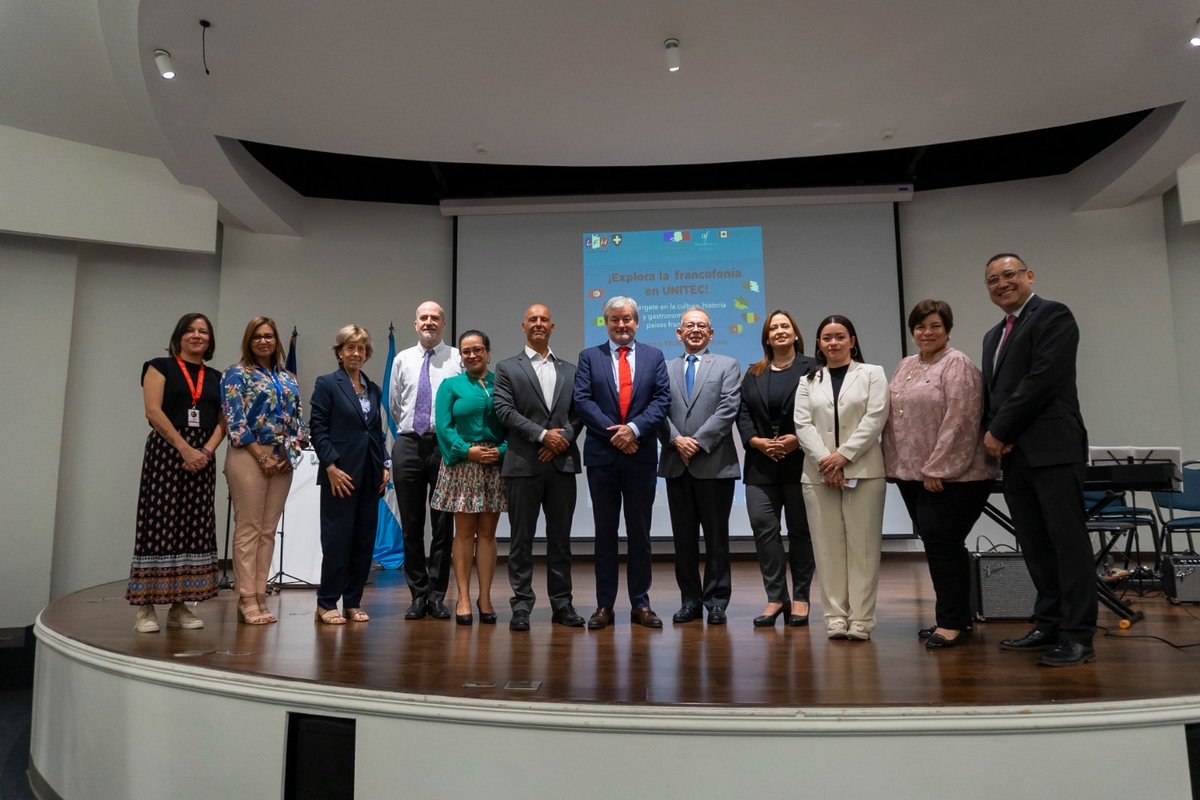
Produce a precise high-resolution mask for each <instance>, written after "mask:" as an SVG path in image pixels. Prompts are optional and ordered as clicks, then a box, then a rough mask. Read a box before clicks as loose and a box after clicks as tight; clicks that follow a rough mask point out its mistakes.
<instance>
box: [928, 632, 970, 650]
mask: <svg viewBox="0 0 1200 800" xmlns="http://www.w3.org/2000/svg"><path fill="white" fill-rule="evenodd" d="M970 638H971V629H970V628H963V629H962V630H961V631H959V632H958V636H955V637H954V638H953V639H947V638H946V637H945V636H942V635H941V634H940V633H931V634H930V635H929V638H928V639H926V640H925V649H926V650H946V649H947V648H950V647H958V646H959V645H960V644H963V643H964V642H966V641H967V639H970Z"/></svg>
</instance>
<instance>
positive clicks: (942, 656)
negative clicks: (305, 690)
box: [42, 555, 1200, 708]
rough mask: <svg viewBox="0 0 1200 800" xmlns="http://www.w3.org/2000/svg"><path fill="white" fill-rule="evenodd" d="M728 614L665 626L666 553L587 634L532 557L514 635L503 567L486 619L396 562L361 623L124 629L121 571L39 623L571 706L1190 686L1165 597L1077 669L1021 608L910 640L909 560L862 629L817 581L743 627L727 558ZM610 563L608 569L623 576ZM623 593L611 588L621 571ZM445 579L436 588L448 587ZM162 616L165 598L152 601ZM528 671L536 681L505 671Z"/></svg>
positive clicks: (140, 647)
mask: <svg viewBox="0 0 1200 800" xmlns="http://www.w3.org/2000/svg"><path fill="white" fill-rule="evenodd" d="M733 570H734V572H733V577H734V581H733V582H734V595H733V602H732V603H731V605H730V608H729V624H728V625H726V626H723V627H721V626H714V627H709V626H708V625H707V624H705V623H702V622H692V623H688V624H686V625H673V624H672V623H671V621H670V615H671V613H672V612H674V611H675V609H676V608H677V607H678V592H677V590H676V589H675V581H674V574H673V572H672V566H671V564H670V563H668V562H656V563H655V565H654V587H653V589H652V590H651V600H652V604H653V606H654V608H655V610H656V611H657V612H658V613H659V615H660V616H662V617H663V618H664V622H665V626H664V628H663V630H661V631H652V630H648V629H645V628H641V627H638V626H632V625H630V624H629V608H628V604H627V602H628V601H627V600H624V598H622V599H621V600H619V602H618V605H617V620H618V623H617V625H615V626H613V627H610V628H609V629H607V630H603V631H586V630H584V629H569V628H564V627H562V626H559V625H551V624H550V609H549V607H548V605H546V604H545V603H544V595H545V572H544V566H543V565H540V564H539V565H538V567H537V569H536V571H535V582H534V587H535V591H537V592H538V595H539V598H540V599H542V603H541V604H540V605H539V606H538V607H537V608H536V609H535V610H534V614H533V618H532V623H533V628H532V630H531V631H530V632H529V633H512V632H510V631H509V630H508V619H509V613H508V594H509V592H508V586H507V581H506V578H505V572H504V567H503V565H500V567H499V568H498V570H497V577H498V579H499V580H498V582H497V585H496V587H495V588H494V590H493V600H494V602H495V605H496V608H497V610H498V612H499V615H500V621H499V624H497V625H488V626H485V625H480V624H479V622H478V619H476V621H475V624H474V625H473V626H471V627H465V626H458V625H455V624H454V622H453V620H447V621H441V620H433V619H429V618H426V619H424V620H420V621H416V622H406V621H405V620H404V619H403V613H404V609H405V608H406V607H407V605H408V602H409V593H408V590H407V589H406V588H405V585H404V578H403V576H402V575H401V574H400V573H399V572H381V571H376V572H374V573H372V585H371V586H369V587H368V589H367V594H366V597H365V598H364V607H365V608H366V609H367V610H368V611H369V612H370V613H371V615H372V620H371V622H369V623H366V624H350V625H344V626H336V627H334V626H326V625H317V624H314V621H313V610H314V608H315V600H314V592H313V591H311V590H307V589H285V590H284V591H283V592H282V593H281V594H279V595H277V596H273V597H272V598H271V600H270V605H271V608H272V610H273V611H274V612H275V613H276V614H277V615H278V616H279V618H280V621H279V622H278V623H277V624H275V625H267V626H251V625H239V624H237V622H236V620H235V615H234V596H233V593H232V592H229V591H224V592H222V593H221V595H220V596H219V597H218V598H216V599H214V600H210V601H208V602H206V603H203V604H201V606H200V607H199V608H198V609H197V613H198V614H199V615H200V616H201V617H203V619H204V620H205V627H204V628H203V629H202V630H196V631H184V630H170V629H167V628H166V627H165V624H164V627H163V630H162V632H160V633H157V634H138V633H135V632H134V631H133V610H132V609H131V608H130V607H129V606H128V605H127V604H126V602H125V600H124V588H125V587H124V583H123V582H117V583H110V584H105V585H101V586H96V587H93V588H91V589H87V590H84V591H81V592H78V593H76V594H73V595H70V596H68V597H65V598H63V599H62V600H59V601H57V602H55V603H52V604H51V605H50V606H49V607H48V608H47V609H46V610H45V611H43V613H42V622H43V624H45V625H46V626H47V627H49V628H51V629H53V630H55V631H57V632H59V633H61V634H63V635H65V636H67V637H68V638H71V639H75V640H78V641H81V642H83V643H85V644H88V645H91V646H94V647H97V648H100V649H102V650H107V651H112V652H116V653H121V654H125V655H128V656H133V657H137V658H145V659H157V660H163V661H171V662H175V663H182V662H184V661H186V663H188V664H191V665H194V666H200V667H207V668H212V669H218V670H223V671H227V672H233V673H249V674H254V675H259V676H266V677H272V678H280V679H285V680H295V681H303V682H317V683H324V684H335V685H340V686H345V687H358V688H364V689H374V690H383V691H394V692H403V693H406V694H417V695H426V694H429V695H440V696H451V697H463V698H472V699H480V700H487V699H497V700H510V701H511V700H516V701H522V702H539V701H541V702H558V703H584V704H592V703H596V704H634V705H700V706H718V707H719V706H731V707H743V708H749V707H756V706H768V707H771V706H774V707H825V708H830V707H872V706H878V707H901V706H997V705H1041V704H1056V703H1084V702H1120V701H1132V700H1146V699H1158V698H1168V697H1180V696H1188V695H1200V647H1195V646H1193V647H1190V648H1185V649H1177V648H1176V647H1173V646H1172V644H1174V645H1189V644H1194V643H1197V642H1200V606H1195V605H1191V606H1188V605H1183V606H1174V605H1171V604H1170V603H1168V602H1167V601H1166V599H1165V598H1163V596H1162V595H1161V593H1156V594H1154V595H1150V596H1147V597H1144V598H1139V597H1136V596H1133V595H1132V593H1130V596H1128V597H1127V599H1129V600H1130V601H1131V602H1132V603H1133V604H1134V607H1135V608H1137V609H1139V610H1141V611H1143V612H1144V613H1145V615H1146V617H1145V619H1144V620H1143V621H1141V622H1138V623H1136V624H1135V625H1133V627H1132V628H1130V629H1129V630H1126V631H1122V630H1119V629H1118V626H1117V622H1118V620H1117V618H1116V617H1115V616H1114V615H1113V614H1112V613H1111V612H1109V611H1108V610H1106V609H1105V608H1103V607H1101V609H1100V624H1101V626H1103V628H1104V629H1106V630H1107V635H1106V632H1105V630H1101V631H1100V632H1099V633H1098V634H1097V637H1096V653H1097V661H1096V662H1095V663H1092V664H1087V665H1084V666H1080V667H1073V668H1066V669H1053V668H1047V667H1039V666H1038V665H1037V663H1036V661H1037V658H1038V654H1025V653H1010V652H1003V651H1001V650H1000V649H999V647H998V642H999V641H1000V640H1001V639H1004V638H1007V637H1010V636H1013V635H1019V634H1020V633H1023V632H1024V631H1025V630H1027V629H1028V628H1029V625H1028V624H1027V623H1023V622H988V623H981V624H977V625H976V628H975V631H976V632H975V636H974V638H973V639H972V641H971V642H969V643H967V644H966V645H963V646H961V647H958V648H955V649H952V650H946V651H940V652H933V651H927V650H925V649H924V647H923V643H922V642H920V641H919V640H918V639H917V636H916V632H917V629H918V628H919V627H921V626H922V625H926V624H930V623H931V622H932V620H933V593H932V589H931V587H930V585H929V579H928V574H927V572H926V569H925V563H924V561H923V560H922V559H921V558H920V557H919V556H918V557H915V558H914V557H911V556H906V555H896V556H885V559H884V564H883V572H882V579H881V583H880V592H879V626H878V628H877V629H876V631H875V633H874V637H873V638H872V640H871V641H870V642H851V641H845V640H841V641H829V640H827V639H826V638H825V635H824V629H823V626H822V625H820V622H819V620H820V603H819V600H817V598H818V596H819V595H818V593H817V591H816V587H815V586H814V591H813V597H814V601H815V602H814V603H813V620H814V622H816V623H817V624H815V625H811V626H809V627H805V628H785V627H783V625H782V619H781V620H780V624H779V625H778V626H777V627H775V628H774V629H769V628H768V629H755V628H754V627H752V625H751V620H752V618H753V617H754V616H755V615H756V614H758V613H760V612H761V610H762V607H763V605H764V599H763V592H762V581H761V578H760V577H759V574H758V570H757V565H756V564H755V563H754V562H752V561H738V562H735V563H734V568H733ZM574 577H575V597H576V598H577V602H576V608H577V609H578V610H579V612H580V613H581V614H583V615H584V616H585V617H586V616H587V615H589V614H590V613H591V612H592V610H593V609H594V582H593V578H592V565H591V563H590V562H586V561H581V562H578V563H577V564H576V567H575V575H574ZM623 579H624V567H622V580H623ZM622 591H624V587H623V584H622ZM451 594H453V589H451ZM159 621H160V623H165V608H162V607H160V608H159ZM514 681H517V682H520V681H540V682H541V684H540V687H539V688H537V689H536V690H528V689H526V690H520V689H516V688H508V685H509V684H510V682H514Z"/></svg>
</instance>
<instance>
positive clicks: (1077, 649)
mask: <svg viewBox="0 0 1200 800" xmlns="http://www.w3.org/2000/svg"><path fill="white" fill-rule="evenodd" d="M1095 660H1096V651H1095V650H1093V649H1092V646H1091V645H1090V644H1084V643H1083V642H1069V641H1067V640H1066V639H1062V640H1060V641H1059V643H1058V644H1056V645H1054V647H1052V648H1050V649H1049V650H1048V651H1046V655H1044V656H1042V660H1041V661H1039V662H1038V663H1039V664H1043V665H1045V666H1047V667H1075V666H1078V665H1079V664H1086V663H1087V662H1089V661H1095Z"/></svg>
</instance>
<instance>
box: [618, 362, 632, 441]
mask: <svg viewBox="0 0 1200 800" xmlns="http://www.w3.org/2000/svg"><path fill="white" fill-rule="evenodd" d="M617 378H618V380H617V407H618V409H619V410H620V412H621V422H625V417H626V416H628V415H629V403H630V401H631V400H633V370H631V369H630V368H629V348H628V347H618V348H617Z"/></svg>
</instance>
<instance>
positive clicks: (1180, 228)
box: [1163, 189, 1200, 459]
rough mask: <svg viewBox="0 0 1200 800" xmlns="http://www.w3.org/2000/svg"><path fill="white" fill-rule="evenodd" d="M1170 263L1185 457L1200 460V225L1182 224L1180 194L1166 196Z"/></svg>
mask: <svg viewBox="0 0 1200 800" xmlns="http://www.w3.org/2000/svg"><path fill="white" fill-rule="evenodd" d="M1163 217H1164V227H1165V228H1166V239H1167V264H1168V266H1169V270H1170V275H1171V319H1172V321H1173V323H1174V332H1173V336H1172V337H1171V338H1172V341H1174V343H1175V353H1176V361H1175V364H1174V372H1175V374H1176V375H1178V376H1179V391H1180V408H1181V411H1182V415H1183V435H1182V437H1181V442H1182V444H1183V457H1184V458H1185V459H1200V355H1197V354H1200V311H1198V310H1197V307H1196V304H1197V300H1200V224H1196V225H1181V224H1180V221H1179V194H1178V192H1176V191H1175V190H1174V189H1172V190H1171V191H1169V192H1167V193H1166V194H1165V195H1163Z"/></svg>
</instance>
